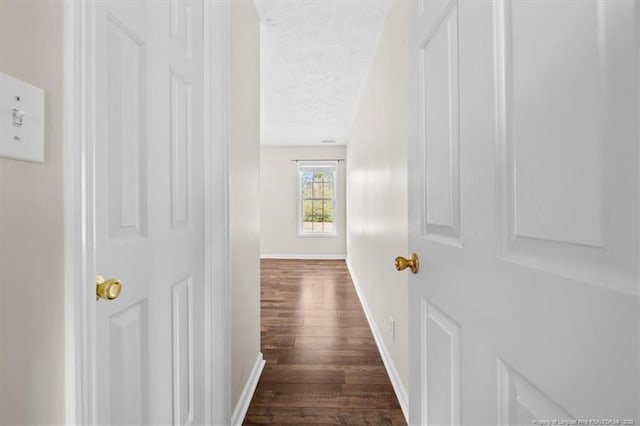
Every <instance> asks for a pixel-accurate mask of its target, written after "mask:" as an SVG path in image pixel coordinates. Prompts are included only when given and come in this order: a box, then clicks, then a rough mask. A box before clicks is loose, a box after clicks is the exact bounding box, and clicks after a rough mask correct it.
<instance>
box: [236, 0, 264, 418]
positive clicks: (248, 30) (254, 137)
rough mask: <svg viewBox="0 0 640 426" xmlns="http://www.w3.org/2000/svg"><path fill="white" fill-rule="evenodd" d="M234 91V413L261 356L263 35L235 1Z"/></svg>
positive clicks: (251, 11) (250, 10)
mask: <svg viewBox="0 0 640 426" xmlns="http://www.w3.org/2000/svg"><path fill="white" fill-rule="evenodd" d="M230 91H231V105H230V108H231V110H230V120H231V122H230V147H229V187H230V188H229V191H230V192H229V194H230V196H229V198H230V199H229V202H230V240H231V241H230V243H231V247H230V249H231V300H232V306H231V315H232V348H231V363H232V371H231V380H232V397H231V403H232V405H231V409H232V410H233V409H234V408H235V407H236V404H237V402H238V399H239V397H240V394H241V393H242V390H243V389H244V387H245V384H246V383H247V379H248V378H249V375H250V373H251V370H252V368H253V365H254V363H255V361H256V357H257V356H258V354H259V353H260V218H259V215H258V210H257V209H256V207H257V202H256V200H257V199H258V194H259V185H260V31H259V22H258V15H257V13H256V10H255V6H254V4H253V2H245V1H242V2H240V1H237V2H231V88H230Z"/></svg>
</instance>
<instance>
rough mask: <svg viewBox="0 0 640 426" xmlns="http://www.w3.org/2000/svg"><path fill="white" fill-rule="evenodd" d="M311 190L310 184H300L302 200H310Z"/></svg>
mask: <svg viewBox="0 0 640 426" xmlns="http://www.w3.org/2000/svg"><path fill="white" fill-rule="evenodd" d="M312 188H313V184H312V183H311V182H303V183H302V198H311V197H312V195H313V194H312V192H311V189H312Z"/></svg>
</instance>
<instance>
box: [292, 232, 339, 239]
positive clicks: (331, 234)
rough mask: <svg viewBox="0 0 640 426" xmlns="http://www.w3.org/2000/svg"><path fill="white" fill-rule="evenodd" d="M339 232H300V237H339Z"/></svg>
mask: <svg viewBox="0 0 640 426" xmlns="http://www.w3.org/2000/svg"><path fill="white" fill-rule="evenodd" d="M337 237H338V234H337V233H335V232H322V233H321V232H318V233H315V234H312V233H311V232H298V238H337Z"/></svg>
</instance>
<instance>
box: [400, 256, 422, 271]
mask: <svg viewBox="0 0 640 426" xmlns="http://www.w3.org/2000/svg"><path fill="white" fill-rule="evenodd" d="M407 268H409V269H411V272H413V273H414V274H415V273H417V272H418V268H420V259H418V255H417V254H415V253H411V258H409V259H405V258H404V257H402V256H398V257H396V269H397V270H398V271H403V270H405V269H407Z"/></svg>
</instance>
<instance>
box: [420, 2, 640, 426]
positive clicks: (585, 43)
mask: <svg viewBox="0 0 640 426" xmlns="http://www.w3.org/2000/svg"><path fill="white" fill-rule="evenodd" d="M638 7H639V6H638V3H637V2H636V1H634V0H615V1H613V0H611V1H610V0H599V1H596V0H583V1H575V0H569V1H562V0H558V1H534V0H495V1H484V0H478V1H466V0H465V1H463V0H460V1H455V0H451V1H437V0H424V1H419V2H415V8H414V9H413V10H412V18H411V19H412V23H411V28H412V30H411V42H410V43H411V44H410V58H411V67H410V69H411V116H410V120H411V137H410V152H411V153H412V155H411V156H410V160H409V161H410V166H409V169H410V187H409V188H410V190H409V197H410V201H409V202H410V204H409V206H410V218H409V219H410V237H409V248H410V250H411V251H414V252H416V253H417V254H418V255H419V256H420V259H421V265H420V270H419V271H418V273H417V274H415V275H413V274H412V275H411V279H410V282H409V285H410V321H411V329H410V337H411V351H410V368H411V372H412V374H411V378H410V421H411V423H412V424H416V425H459V424H465V425H466V424H482V425H532V424H533V425H535V424H573V423H553V421H554V420H557V421H559V422H560V421H567V420H570V419H574V420H582V421H585V422H587V423H584V422H582V423H578V422H577V423H575V424H640V408H639V406H640V389H639V380H640V372H639V365H640V356H639V335H640V329H639V317H638V315H639V311H640V306H639V298H638V297H639V293H640V292H639V283H638V269H639V264H638V261H639V249H638V243H639V226H638V218H639V216H638V213H639V211H638V201H639V185H638V178H639V174H638V164H639V149H638V136H639V135H638V118H639V114H638V113H639V110H638V93H639V92H638V71H639V69H638V51H639V50H638V48H639V46H638V35H639V34H638V30H639V27H638V16H639V12H638ZM597 421H614V423H595V422H597ZM545 422H547V423H545ZM615 422H619V423H615Z"/></svg>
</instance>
